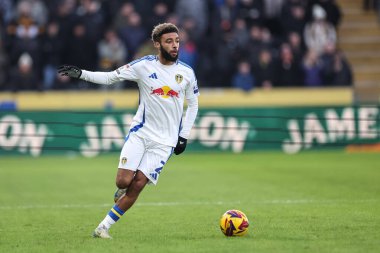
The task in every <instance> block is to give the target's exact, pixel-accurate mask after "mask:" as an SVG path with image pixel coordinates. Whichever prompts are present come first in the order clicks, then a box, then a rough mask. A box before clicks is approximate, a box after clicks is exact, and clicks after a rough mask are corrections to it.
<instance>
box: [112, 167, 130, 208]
mask: <svg viewBox="0 0 380 253" xmlns="http://www.w3.org/2000/svg"><path fill="white" fill-rule="evenodd" d="M134 176H135V171H133V170H129V169H123V168H119V169H118V171H117V174H116V186H117V190H116V192H115V194H114V202H115V203H116V202H117V201H118V200H119V199H120V197H121V196H123V195H124V194H125V193H126V192H127V188H128V186H129V185H130V184H131V182H132V179H133V177H134Z"/></svg>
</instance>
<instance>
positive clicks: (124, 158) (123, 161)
mask: <svg viewBox="0 0 380 253" xmlns="http://www.w3.org/2000/svg"><path fill="white" fill-rule="evenodd" d="M126 162H127V158H126V157H123V158H121V164H122V165H124V164H125V163H126Z"/></svg>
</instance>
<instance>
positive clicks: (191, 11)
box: [175, 0, 208, 41]
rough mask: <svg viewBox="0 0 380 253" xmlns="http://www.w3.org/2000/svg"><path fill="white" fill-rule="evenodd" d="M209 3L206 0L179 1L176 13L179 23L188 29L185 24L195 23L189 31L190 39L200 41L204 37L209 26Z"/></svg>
mask: <svg viewBox="0 0 380 253" xmlns="http://www.w3.org/2000/svg"><path fill="white" fill-rule="evenodd" d="M206 3H207V1H204V0H191V1H189V0H177V4H176V8H175V12H176V14H177V16H178V19H179V23H180V24H181V25H182V26H183V27H184V28H185V29H186V25H185V22H186V21H187V22H189V20H191V21H192V22H194V25H193V29H191V30H190V29H187V32H188V34H189V36H190V38H191V39H192V40H194V41H198V40H199V39H201V37H202V36H203V35H204V33H205V31H206V29H207V26H208V16H207V13H208V9H207V4H206Z"/></svg>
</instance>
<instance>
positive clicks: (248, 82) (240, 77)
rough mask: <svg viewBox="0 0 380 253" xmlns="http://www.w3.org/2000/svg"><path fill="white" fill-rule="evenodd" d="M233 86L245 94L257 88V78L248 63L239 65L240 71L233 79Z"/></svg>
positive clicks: (242, 62) (243, 62)
mask: <svg viewBox="0 0 380 253" xmlns="http://www.w3.org/2000/svg"><path fill="white" fill-rule="evenodd" d="M232 86H233V87H234V88H238V89H241V90H243V91H245V92H249V91H251V90H252V89H253V88H254V87H255V78H254V76H253V74H252V72H251V65H250V64H249V62H248V61H241V62H239V63H238V71H237V73H235V74H234V76H233V78H232Z"/></svg>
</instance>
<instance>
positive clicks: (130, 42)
mask: <svg viewBox="0 0 380 253" xmlns="http://www.w3.org/2000/svg"><path fill="white" fill-rule="evenodd" d="M341 18H342V13H341V11H340V9H339V6H338V5H337V4H336V3H335V1H334V0H149V1H141V0H140V1H139V0H0V90H10V91H19V90H41V91H43V90H51V89H74V88H75V89H89V88H95V89H96V88H99V86H96V85H88V84H85V83H83V82H80V81H73V80H70V79H68V78H66V77H60V76H58V75H57V72H56V70H57V67H58V66H59V65H61V64H72V65H76V66H78V67H80V68H82V69H87V70H92V71H111V70H114V69H116V68H117V67H119V66H121V65H123V64H126V63H127V62H129V61H131V60H133V59H135V58H139V57H141V56H144V55H146V54H156V51H155V49H154V48H153V45H152V42H151V40H150V33H151V30H152V28H153V27H154V25H156V24H158V23H163V22H171V23H174V24H176V25H177V26H179V27H180V30H181V32H180V38H181V44H180V59H181V60H182V61H183V62H185V63H187V64H188V65H190V66H191V67H193V69H194V70H195V72H196V74H197V77H198V82H199V85H201V86H202V87H205V86H206V87H237V88H240V89H243V90H246V91H249V90H252V89H254V88H255V87H264V88H268V89H270V88H272V87H284V86H298V87H320V86H321V87H322V86H336V85H351V84H352V82H353V80H352V79H353V78H352V73H351V67H350V64H349V63H348V62H347V59H346V58H345V56H344V54H343V52H341V50H339V49H338V48H337V32H336V30H337V27H338V26H339V24H340V22H341ZM127 87H129V85H128V84H127V83H121V84H118V85H115V86H113V87H112V88H115V89H123V88H127Z"/></svg>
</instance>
